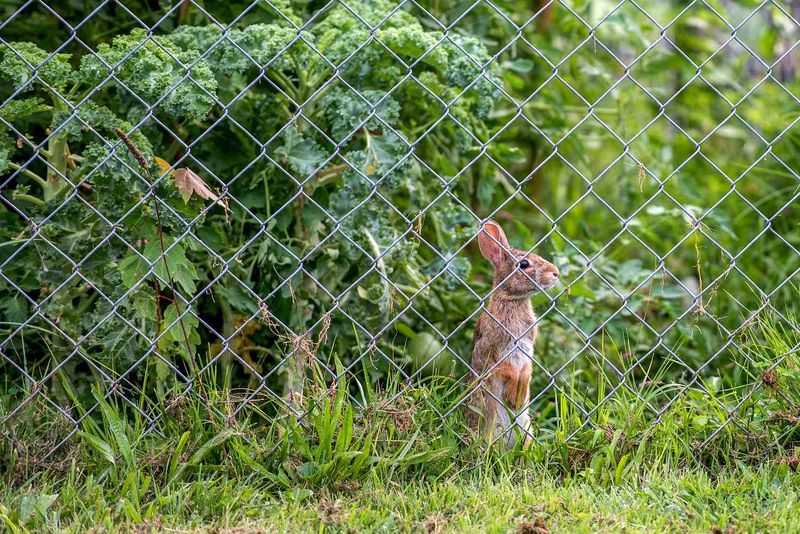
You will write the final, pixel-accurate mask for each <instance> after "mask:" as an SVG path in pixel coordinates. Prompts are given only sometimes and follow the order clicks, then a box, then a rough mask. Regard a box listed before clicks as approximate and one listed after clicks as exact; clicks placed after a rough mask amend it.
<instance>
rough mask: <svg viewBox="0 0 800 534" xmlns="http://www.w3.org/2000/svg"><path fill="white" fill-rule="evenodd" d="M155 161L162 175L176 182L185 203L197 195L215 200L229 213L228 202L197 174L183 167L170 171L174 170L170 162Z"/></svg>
mask: <svg viewBox="0 0 800 534" xmlns="http://www.w3.org/2000/svg"><path fill="white" fill-rule="evenodd" d="M155 161H156V165H158V168H159V169H160V170H161V174H162V175H163V174H171V175H172V178H173V179H174V180H175V187H177V188H178V191H180V192H181V198H182V199H183V201H184V202H189V199H190V198H192V195H197V196H199V197H200V198H204V199H206V200H213V201H214V202H216V203H217V204H219V205H220V206H222V207H223V208H225V210H226V211H227V209H228V204H227V202H226V201H225V200H223V199H221V198H220V197H219V195H217V194H216V193H214V192H213V191H212V190H211V189H210V188H209V187H208V185H206V182H205V180H203V179H202V178H200V176H198V175H197V173H195V172H194V171H192V170H191V169H189V168H187V167H181V168H180V169H175V170H173V171H170V169H172V165H170V164H169V162H168V161H166V160H164V159H162V158H159V157H156V158H155Z"/></svg>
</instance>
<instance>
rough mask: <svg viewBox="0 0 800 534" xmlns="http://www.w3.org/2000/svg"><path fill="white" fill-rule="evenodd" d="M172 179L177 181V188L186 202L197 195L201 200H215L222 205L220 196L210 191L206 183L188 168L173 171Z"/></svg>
mask: <svg viewBox="0 0 800 534" xmlns="http://www.w3.org/2000/svg"><path fill="white" fill-rule="evenodd" d="M172 177H173V178H174V179H175V186H176V187H177V188H178V191H180V192H181V197H182V198H183V201H184V202H189V199H190V198H192V195H197V196H199V197H200V198H204V199H206V200H213V201H214V202H218V203H220V204H221V202H220V200H219V196H217V194H216V193H214V192H213V191H212V190H211V189H209V188H208V186H207V185H206V183H205V181H204V180H203V179H202V178H200V176H198V175H197V174H196V173H195V172H194V171H192V170H191V169H187V168H186V167H181V168H180V169H175V170H174V171H172Z"/></svg>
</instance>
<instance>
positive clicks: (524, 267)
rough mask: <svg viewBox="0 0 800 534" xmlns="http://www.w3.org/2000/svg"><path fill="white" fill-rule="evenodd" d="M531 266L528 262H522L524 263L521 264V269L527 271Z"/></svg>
mask: <svg viewBox="0 0 800 534" xmlns="http://www.w3.org/2000/svg"><path fill="white" fill-rule="evenodd" d="M530 266H531V264H530V263H528V260H522V261H520V262H519V268H520V269H527V268H528V267H530Z"/></svg>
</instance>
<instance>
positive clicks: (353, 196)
mask: <svg viewBox="0 0 800 534" xmlns="http://www.w3.org/2000/svg"><path fill="white" fill-rule="evenodd" d="M78 4H80V3H76V4H75V5H73V4H72V3H69V2H65V3H63V5H62V3H61V2H48V1H43V0H36V1H34V0H31V1H29V2H24V3H23V2H20V3H19V5H14V6H12V7H11V8H5V9H6V11H5V12H4V14H5V18H4V20H3V21H2V23H0V47H1V48H2V50H1V52H2V61H1V62H0V72H1V73H2V75H3V76H4V80H5V81H4V84H6V85H5V86H4V88H3V90H2V97H3V99H2V106H1V107H0V122H1V123H2V128H3V130H4V132H3V136H4V137H2V138H0V140H2V142H3V143H4V144H3V145H2V147H1V148H0V170H2V174H1V176H2V178H0V184H1V185H0V188H1V190H2V195H0V206H1V207H0V216H2V218H3V221H4V223H3V224H4V225H5V226H6V230H5V232H4V243H2V249H0V294H2V298H3V300H4V304H3V305H2V307H0V314H1V315H0V318H2V340H1V341H0V362H2V363H0V365H2V367H1V368H2V369H3V373H4V375H5V379H4V382H5V386H4V387H5V393H4V400H3V408H2V412H1V415H2V427H3V434H4V435H5V437H6V438H7V439H10V440H11V442H12V443H16V441H15V440H16V439H17V438H15V437H14V430H13V429H14V427H15V425H17V424H19V422H20V421H21V420H25V419H26V418H28V417H31V416H30V414H31V410H33V409H34V408H35V409H37V410H40V411H41V412H43V413H48V414H50V417H49V418H47V420H48V421H50V423H48V425H49V426H47V431H48V432H50V431H52V432H55V433H56V434H57V435H58V439H56V440H55V441H53V442H52V443H48V447H47V449H48V450H47V451H46V452H47V454H48V455H50V454H52V453H54V452H56V451H57V450H58V449H59V448H60V447H62V446H63V445H64V444H65V443H67V442H69V441H70V440H74V439H76V436H75V434H76V433H78V432H79V431H80V429H81V428H82V425H83V424H84V422H85V420H86V418H91V417H94V416H96V415H97V412H98V409H99V403H100V399H112V398H114V399H116V400H117V401H119V402H121V403H123V406H124V409H125V410H128V411H130V412H131V413H135V414H138V416H139V417H141V418H142V420H143V421H145V422H146V425H147V430H146V432H145V433H149V432H156V433H158V432H160V430H159V424H160V422H161V421H162V420H163V418H164V417H165V414H166V413H167V412H168V411H169V408H170V402H171V401H170V398H171V397H170V392H174V391H180V392H182V394H184V395H185V394H188V392H189V391H192V392H193V393H194V394H195V395H197V396H198V398H200V399H203V401H204V402H206V403H207V405H208V408H209V410H211V411H213V412H215V414H216V415H218V416H220V417H226V418H229V419H230V418H237V417H245V413H248V414H249V415H247V417H250V416H251V415H252V413H251V412H249V410H252V409H254V408H257V409H258V412H259V413H261V414H263V415H264V416H265V418H266V419H268V420H274V418H278V419H281V418H287V417H293V419H292V421H294V422H296V423H297V424H304V417H305V415H306V414H307V413H308V410H309V404H308V403H307V402H306V397H308V398H313V394H312V393H311V392H310V391H311V390H313V388H316V387H318V386H319V385H320V384H331V383H337V384H343V383H345V382H347V383H348V384H349V386H348V387H349V391H350V395H351V401H352V402H354V403H355V404H357V405H359V406H360V407H361V408H365V407H366V406H367V405H368V404H369V400H370V398H369V396H368V395H365V394H364V391H365V390H367V389H370V390H373V389H374V390H375V391H383V392H384V393H382V394H381V402H382V403H383V404H382V405H383V406H392V405H395V404H396V403H397V402H398V401H399V400H400V399H402V398H404V397H407V396H408V395H409V392H410V391H413V390H417V389H419V388H432V386H431V384H439V386H436V387H437V388H438V389H427V390H426V391H429V392H430V391H437V392H438V393H436V394H433V393H431V394H428V395H426V396H422V397H420V398H422V399H424V402H423V401H419V399H417V401H418V402H420V403H421V404H424V408H425V409H430V410H432V411H433V412H435V413H436V415H437V416H438V417H439V418H441V424H442V425H443V426H444V425H449V424H454V423H452V422H453V421H455V420H460V418H461V417H462V411H463V409H464V408H463V407H464V406H465V405H467V404H468V403H469V399H470V396H471V395H472V394H473V393H474V392H475V391H476V390H477V389H478V388H482V387H483V385H484V384H485V379H486V377H487V376H488V374H489V373H490V372H491V369H490V370H486V369H470V359H471V354H470V350H471V339H472V334H473V329H474V325H475V322H476V320H477V318H478V317H479V316H480V314H482V313H484V312H485V309H486V306H487V303H488V300H489V298H490V297H491V296H492V294H493V293H494V291H495V289H494V288H492V273H491V266H490V265H489V263H488V262H487V261H486V260H484V259H483V258H481V256H480V255H479V254H478V248H477V245H476V243H474V241H476V238H477V235H478V232H479V229H480V227H481V224H483V223H484V222H485V221H487V220H489V219H495V220H497V221H499V222H501V223H502V225H503V226H504V227H505V229H506V233H507V234H508V237H509V240H510V242H511V243H512V244H514V245H515V246H517V247H518V248H521V249H525V250H527V251H530V252H534V253H536V254H539V255H541V256H543V257H545V258H547V259H548V260H551V261H553V262H554V263H555V264H556V265H557V266H558V267H559V269H560V270H561V273H562V275H561V282H560V284H558V285H557V286H556V287H554V288H552V289H549V290H547V291H540V292H537V293H536V295H535V296H534V301H533V302H534V309H535V310H536V312H537V315H538V319H537V323H536V325H530V327H531V328H533V327H534V326H536V327H538V328H539V331H540V335H539V339H538V341H537V344H536V346H535V348H534V355H533V358H532V359H531V365H532V369H533V371H532V373H533V377H532V380H531V391H530V400H529V402H528V405H527V406H525V408H524V411H526V412H528V411H529V412H530V413H531V414H532V416H531V417H532V419H533V426H532V427H531V428H530V429H521V430H522V431H523V432H529V433H530V437H531V438H532V439H533V440H534V441H536V442H540V443H541V442H546V441H548V440H550V439H553V438H554V437H555V436H560V438H561V439H564V440H566V441H569V440H572V439H573V438H575V437H576V436H578V435H579V434H580V433H581V432H584V431H586V430H587V429H588V430H590V431H595V430H596V429H600V430H601V431H602V430H606V431H607V430H608V426H607V424H608V420H609V410H611V411H612V412H613V411H616V410H622V409H623V407H627V408H630V407H632V406H633V407H636V408H635V409H634V411H636V413H638V414H639V416H640V417H639V419H637V421H636V422H635V424H634V427H635V428H634V430H638V432H640V433H641V434H639V435H642V434H643V433H646V432H650V431H651V430H652V429H653V428H654V426H657V425H659V424H660V423H661V422H662V421H663V420H664V419H666V418H669V417H670V414H671V413H672V412H673V411H675V410H676V409H677V407H678V406H679V405H680V406H682V407H683V409H685V408H686V406H690V407H692V408H691V411H690V412H689V413H692V414H694V417H695V418H694V419H693V420H692V421H686V422H685V424H686V425H688V426H692V425H694V427H697V428H696V430H697V432H696V433H695V434H693V435H692V437H687V438H686V439H687V440H690V441H692V444H691V445H692V447H693V448H695V449H696V450H700V449H702V448H703V447H704V446H706V445H707V444H708V443H710V442H712V441H713V440H714V439H716V438H717V437H718V436H720V435H721V434H724V433H725V432H728V431H730V429H731V428H732V427H738V428H741V429H744V430H746V431H747V432H751V433H752V432H753V428H754V425H756V424H757V423H759V422H758V421H754V418H753V417H752V410H753V403H754V402H763V397H762V394H763V392H764V390H765V388H766V389H767V390H769V392H770V398H771V399H772V398H781V397H783V398H784V399H785V397H786V394H785V393H784V392H782V391H781V389H780V388H772V389H770V382H771V380H772V378H771V377H774V376H776V374H777V373H778V372H779V371H780V369H781V366H782V365H784V363H785V361H786V359H787V358H791V357H793V355H794V354H795V352H796V350H797V348H798V343H797V341H798V339H797V336H796V332H797V330H796V328H795V323H794V322H793V318H792V316H791V311H792V309H793V308H792V306H793V304H792V303H793V300H796V291H795V289H794V282H796V280H797V275H798V273H800V262H799V261H798V259H799V258H800V253H799V252H798V249H797V247H798V246H800V234H799V233H798V231H797V229H796V228H795V227H796V222H794V223H793V222H792V221H796V220H797V219H796V216H797V213H796V209H797V203H796V202H797V198H798V195H800V189H798V188H797V184H798V180H800V177H798V175H797V173H796V169H797V164H798V161H800V160H798V158H799V157H800V155H798V154H797V153H796V150H797V146H800V145H798V142H797V137H796V135H797V127H796V124H797V121H798V119H800V111H799V110H800V100H798V97H797V96H796V95H795V93H794V92H793V91H794V89H795V88H796V86H797V84H796V69H797V64H796V58H797V45H798V36H799V35H800V34H799V33H798V29H799V28H800V26H799V25H798V21H797V15H798V11H800V4H798V3H797V2H777V1H764V2H732V1H725V0H719V1H716V2H711V1H708V2H707V1H690V2H635V1H633V0H622V1H620V2H591V3H581V2H570V1H549V2H547V1H542V2H538V3H537V2H518V3H515V2H503V1H489V0H477V1H475V2H451V3H448V2H416V1H413V0H405V1H397V2H390V1H380V2H379V1H374V2H369V1H358V2H355V1H354V2H348V1H343V0H332V1H330V2H327V3H323V2H310V3H307V2H304V3H302V4H298V5H293V3H290V2H277V1H276V2H271V1H269V0H263V1H256V2H253V3H252V4H246V3H244V4H242V5H241V6H239V5H238V4H236V5H233V4H231V5H230V6H227V5H225V6H222V5H215V4H214V3H209V2H205V3H204V2H195V1H193V0H192V1H179V2H174V3H172V4H170V5H166V4H165V3H164V2H160V3H159V2H141V3H129V2H118V1H116V2H115V1H109V0H105V1H101V2H97V3H93V4H92V5H91V6H83V5H78ZM30 28H43V29H44V30H41V31H43V32H44V33H43V34H42V35H43V37H42V40H43V41H44V42H39V41H37V39H36V38H35V37H30V38H25V37H24V36H25V34H26V30H28V29H30ZM27 41H34V43H29V42H27ZM765 318H766V319H765ZM763 321H767V322H768V323H769V324H770V325H772V326H775V327H777V328H779V329H780V330H781V331H782V332H783V333H784V334H785V337H784V338H782V343H783V345H781V348H780V350H777V349H776V350H774V351H771V352H769V351H768V352H764V351H763V350H761V351H759V350H758V348H759V347H760V348H762V349H763V347H764V346H765V341H764V340H765V338H766V337H768V336H767V335H766V334H765V333H764V332H765V328H764V326H763V324H764V323H763ZM765 384H766V385H765ZM773 385H774V384H773ZM218 391H226V392H228V393H227V395H228V396H227V397H226V398H227V401H226V404H225V405H224V406H223V405H220V404H219V403H215V402H211V398H212V397H214V396H215V395H216V394H217V393H215V392H218ZM498 400H499V401H500V399H498ZM787 402H789V401H788V400H787ZM773 415H774V414H773ZM761 423H763V421H761ZM519 430H520V429H518V430H517V431H519ZM505 431H506V432H514V431H515V430H514V429H512V428H507V429H506V430H505ZM463 437H464V439H465V440H466V439H468V436H466V435H464V436H463ZM503 437H504V436H502V435H499V436H495V437H494V439H495V440H499V439H502V438H503ZM631 439H633V438H631Z"/></svg>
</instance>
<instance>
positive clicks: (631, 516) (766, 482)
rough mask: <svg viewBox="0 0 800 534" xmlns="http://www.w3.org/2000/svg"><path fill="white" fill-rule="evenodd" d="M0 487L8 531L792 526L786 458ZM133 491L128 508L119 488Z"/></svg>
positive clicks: (792, 475) (72, 476) (794, 478)
mask: <svg viewBox="0 0 800 534" xmlns="http://www.w3.org/2000/svg"><path fill="white" fill-rule="evenodd" d="M79 471H80V468H78V467H74V468H71V469H70V471H69V472H68V474H67V476H66V478H65V479H62V481H61V483H59V484H54V483H52V482H44V481H43V480H39V481H36V482H34V483H32V484H31V485H30V486H25V487H22V488H19V489H16V490H12V489H10V488H8V487H6V488H4V489H3V490H2V491H1V492H0V500H2V502H3V503H4V504H3V507H2V508H0V518H2V519H3V520H5V526H6V529H7V531H9V532H25V531H26V530H36V531H45V530H47V531H65V530H66V531H73V532H82V531H86V530H91V529H100V530H108V531H123V532H126V531H127V532H150V531H159V530H161V529H164V530H166V531H181V532H187V531H190V532H194V531H197V532H206V531H208V532H263V531H269V532H322V531H329V532H340V531H341V532H347V531H350V532H353V531H358V532H396V531H402V532H521V533H535V534H543V533H546V532H643V531H649V532H666V531H671V532H797V530H798V529H800V515H798V514H797V509H798V506H800V474H798V473H796V472H793V471H792V469H791V468H789V467H787V466H786V465H774V464H773V465H765V466H760V467H744V466H742V467H741V468H731V469H724V470H721V471H719V472H716V473H714V472H710V471H708V470H702V469H679V470H671V469H666V468H665V469H654V470H652V471H649V472H648V471H645V470H644V469H638V470H637V473H636V474H635V475H632V476H629V477H627V478H626V479H625V480H624V481H622V482H621V483H619V484H611V485H603V484H599V483H596V482H592V481H587V480H585V479H584V477H583V475H584V474H585V473H576V474H575V475H574V476H568V477H562V476H556V475H553V474H551V473H547V472H544V471H543V470H542V469H541V468H536V467H528V468H515V469H512V470H510V471H507V472H503V471H502V470H494V469H490V468H486V467H483V468H477V469H475V470H471V471H463V472H460V473H456V474H453V475H451V476H447V477H443V478H441V479H433V478H432V479H416V480H414V479H412V480H409V479H404V478H397V479H386V478H382V477H375V478H370V479H367V480H364V481H363V482H349V483H342V484H339V485H337V486H335V487H323V488H309V487H297V488H294V489H291V490H285V491H275V490H274V489H269V486H270V484H269V482H268V480H265V479H264V478H260V477H258V476H241V477H237V476H232V475H230V474H221V473H203V474H200V475H198V477H197V480H194V481H191V482H185V483H181V484H177V485H173V486H169V487H165V486H162V485H158V484H157V483H151V485H150V487H149V488H144V487H141V488H137V489H136V490H134V489H133V488H132V487H131V486H130V484H126V483H125V482H123V483H121V484H110V483H108V482H107V481H101V480H98V479H97V478H95V477H91V476H90V477H83V476H80V475H79ZM133 491H141V492H142V494H141V496H140V498H141V500H140V502H139V503H138V507H137V508H136V509H133V508H131V504H130V502H129V501H128V500H127V498H125V497H123V495H130V494H131V493H132V492H133Z"/></svg>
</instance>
